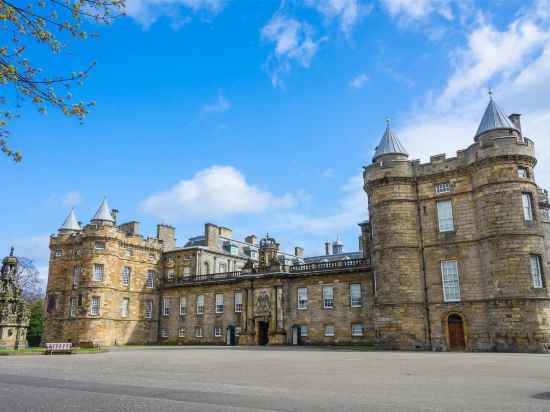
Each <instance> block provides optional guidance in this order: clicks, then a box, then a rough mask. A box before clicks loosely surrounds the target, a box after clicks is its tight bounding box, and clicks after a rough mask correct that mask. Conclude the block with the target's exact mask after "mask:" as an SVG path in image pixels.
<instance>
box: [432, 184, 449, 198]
mask: <svg viewBox="0 0 550 412" xmlns="http://www.w3.org/2000/svg"><path fill="white" fill-rule="evenodd" d="M450 191H451V188H450V186H449V182H445V183H438V184H436V185H435V193H437V194H438V195H440V194H442V193H449V192H450Z"/></svg>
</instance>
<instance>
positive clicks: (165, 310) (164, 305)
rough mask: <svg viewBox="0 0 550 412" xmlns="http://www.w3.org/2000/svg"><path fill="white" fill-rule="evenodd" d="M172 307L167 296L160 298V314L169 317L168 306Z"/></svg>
mask: <svg viewBox="0 0 550 412" xmlns="http://www.w3.org/2000/svg"><path fill="white" fill-rule="evenodd" d="M171 305H172V300H171V299H170V298H169V297H168V296H164V297H163V298H162V314H163V315H164V316H170V306H171Z"/></svg>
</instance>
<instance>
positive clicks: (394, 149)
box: [372, 117, 409, 162]
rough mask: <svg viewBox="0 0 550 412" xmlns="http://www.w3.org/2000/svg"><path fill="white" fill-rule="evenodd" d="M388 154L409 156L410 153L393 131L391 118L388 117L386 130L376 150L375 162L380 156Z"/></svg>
mask: <svg viewBox="0 0 550 412" xmlns="http://www.w3.org/2000/svg"><path fill="white" fill-rule="evenodd" d="M387 154H400V155H403V156H407V157H408V156H409V153H407V151H406V150H405V147H404V146H403V145H402V144H401V142H400V141H399V139H398V138H397V136H396V135H395V133H393V131H392V129H391V127H390V118H389V117H387V118H386V131H385V132H384V135H383V136H382V139H381V140H380V143H379V144H378V146H377V147H376V149H375V151H374V158H373V159H372V161H373V162H376V161H377V160H378V158H379V157H381V156H383V155H387Z"/></svg>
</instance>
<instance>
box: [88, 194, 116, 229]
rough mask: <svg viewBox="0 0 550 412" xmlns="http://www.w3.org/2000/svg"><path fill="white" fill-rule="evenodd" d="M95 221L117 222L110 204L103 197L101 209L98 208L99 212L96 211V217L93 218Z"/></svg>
mask: <svg viewBox="0 0 550 412" xmlns="http://www.w3.org/2000/svg"><path fill="white" fill-rule="evenodd" d="M92 222H93V223H111V224H114V223H115V219H114V218H113V215H111V210H110V209H109V204H108V203H107V199H103V201H102V202H101V204H100V205H99V209H97V212H95V215H94V217H93V218H92Z"/></svg>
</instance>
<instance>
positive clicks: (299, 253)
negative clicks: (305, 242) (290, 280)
mask: <svg viewBox="0 0 550 412" xmlns="http://www.w3.org/2000/svg"><path fill="white" fill-rule="evenodd" d="M294 256H296V257H299V258H303V257H304V248H302V247H300V246H296V247H294Z"/></svg>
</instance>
